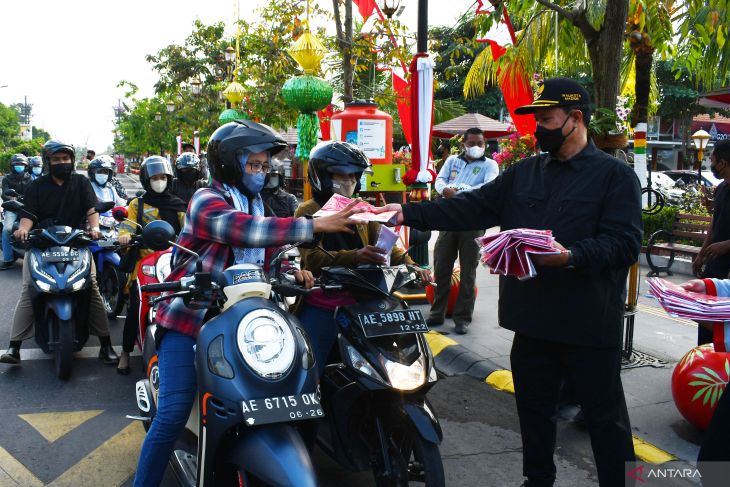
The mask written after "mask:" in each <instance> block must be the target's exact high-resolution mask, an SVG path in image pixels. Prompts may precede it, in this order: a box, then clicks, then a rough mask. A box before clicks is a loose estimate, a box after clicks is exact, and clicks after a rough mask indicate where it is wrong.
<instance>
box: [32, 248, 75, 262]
mask: <svg viewBox="0 0 730 487" xmlns="http://www.w3.org/2000/svg"><path fill="white" fill-rule="evenodd" d="M80 257H81V254H80V253H79V249H71V250H69V251H64V250H46V251H44V252H41V261H42V262H73V261H75V260H79V258H80Z"/></svg>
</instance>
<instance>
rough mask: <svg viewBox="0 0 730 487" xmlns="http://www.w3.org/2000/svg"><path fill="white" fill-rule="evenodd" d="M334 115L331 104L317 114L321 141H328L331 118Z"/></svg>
mask: <svg viewBox="0 0 730 487" xmlns="http://www.w3.org/2000/svg"><path fill="white" fill-rule="evenodd" d="M333 114H334V109H333V107H332V103H330V104H329V105H327V106H326V107H325V108H323V109H322V110H320V111H318V112H317V116H318V117H319V130H320V132H322V140H330V138H331V137H330V124H331V121H330V119H331V117H332V115H333Z"/></svg>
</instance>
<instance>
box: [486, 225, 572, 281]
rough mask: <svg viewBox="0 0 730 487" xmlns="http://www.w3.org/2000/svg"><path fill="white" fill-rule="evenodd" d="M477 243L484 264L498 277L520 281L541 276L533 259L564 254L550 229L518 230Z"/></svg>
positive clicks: (491, 236)
mask: <svg viewBox="0 0 730 487" xmlns="http://www.w3.org/2000/svg"><path fill="white" fill-rule="evenodd" d="M476 241H477V244H479V246H480V247H481V249H480V253H481V261H482V263H483V264H484V265H486V266H489V268H490V269H491V270H492V272H495V273H496V274H502V275H505V276H515V277H516V278H517V279H519V280H525V279H530V278H531V277H535V276H536V275H537V270H536V269H535V265H534V264H533V262H532V259H531V258H530V256H532V255H538V254H540V255H545V254H559V253H561V252H563V250H561V249H559V248H557V247H555V239H554V238H553V233H552V232H551V231H550V230H532V229H529V228H515V229H513V230H505V231H504V232H499V233H497V234H494V235H484V236H483V237H479V238H477V239H476Z"/></svg>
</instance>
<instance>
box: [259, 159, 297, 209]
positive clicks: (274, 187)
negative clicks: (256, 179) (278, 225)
mask: <svg viewBox="0 0 730 487" xmlns="http://www.w3.org/2000/svg"><path fill="white" fill-rule="evenodd" d="M283 186H284V164H283V163H282V162H281V161H280V160H278V159H272V160H271V172H269V174H267V175H266V182H265V183H264V189H262V190H261V197H262V198H263V200H264V204H265V205H267V206H268V207H269V208H271V211H273V212H274V215H276V216H278V217H280V218H289V217H292V216H294V213H295V212H296V211H297V207H298V206H299V201H298V200H297V197H296V196H294V195H293V194H291V193H287V192H286V191H284V190H283V189H282V187H283Z"/></svg>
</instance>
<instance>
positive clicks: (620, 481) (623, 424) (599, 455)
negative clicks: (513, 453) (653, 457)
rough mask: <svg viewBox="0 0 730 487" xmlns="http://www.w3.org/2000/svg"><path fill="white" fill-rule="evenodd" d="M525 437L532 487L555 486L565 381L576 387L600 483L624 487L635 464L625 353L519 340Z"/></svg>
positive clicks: (516, 370) (515, 354)
mask: <svg viewBox="0 0 730 487" xmlns="http://www.w3.org/2000/svg"><path fill="white" fill-rule="evenodd" d="M510 360H511V363H512V376H513V379H514V385H515V398H516V400H517V413H518V415H519V419H520V429H521V433H522V449H523V453H522V455H523V460H522V462H523V463H522V469H523V475H525V476H526V477H527V478H528V480H529V481H530V486H531V487H532V486H533V485H534V486H536V487H538V486H539V487H542V486H552V485H553V483H554V482H555V473H556V469H555V463H554V462H553V453H554V451H555V440H556V421H557V405H558V396H559V392H560V386H561V384H562V382H563V378H565V379H567V380H568V381H569V382H570V383H572V384H573V386H574V387H575V394H576V398H577V400H578V403H579V404H580V405H581V407H582V410H583V414H584V416H585V419H586V424H587V426H588V431H589V433H590V436H591V447H592V448H593V456H594V457H595V462H596V469H597V470H598V480H599V483H600V485H601V486H603V487H615V486H623V485H624V481H625V479H626V474H625V472H626V471H627V466H626V463H625V462H633V461H635V456H634V446H633V441H632V437H631V425H630V423H629V415H628V411H627V409H626V400H625V398H624V391H623V387H622V385H621V376H620V371H621V348H620V347H614V348H593V347H585V346H578V345H567V344H560V343H555V342H548V341H545V340H539V339H535V338H530V337H527V336H525V335H522V334H519V333H518V334H515V337H514V341H513V342H512V352H511V354H510Z"/></svg>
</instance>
